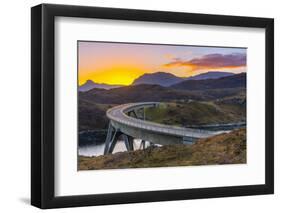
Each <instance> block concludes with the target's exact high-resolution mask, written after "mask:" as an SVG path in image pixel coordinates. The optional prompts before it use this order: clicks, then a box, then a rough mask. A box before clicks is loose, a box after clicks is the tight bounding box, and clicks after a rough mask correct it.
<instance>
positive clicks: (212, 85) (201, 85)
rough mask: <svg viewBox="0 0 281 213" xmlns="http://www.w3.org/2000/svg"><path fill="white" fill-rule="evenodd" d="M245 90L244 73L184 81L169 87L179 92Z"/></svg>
mask: <svg viewBox="0 0 281 213" xmlns="http://www.w3.org/2000/svg"><path fill="white" fill-rule="evenodd" d="M237 87H242V88H246V73H240V74H235V75H231V76H227V77H222V78H218V79H205V80H185V81H182V82H180V83H178V84H174V85H172V86H171V88H173V89H181V90H189V91H190V90H210V89H226V88H237Z"/></svg>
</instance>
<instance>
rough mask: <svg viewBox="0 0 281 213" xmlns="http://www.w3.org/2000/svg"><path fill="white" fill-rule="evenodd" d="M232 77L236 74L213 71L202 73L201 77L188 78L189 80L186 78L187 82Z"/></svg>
mask: <svg viewBox="0 0 281 213" xmlns="http://www.w3.org/2000/svg"><path fill="white" fill-rule="evenodd" d="M231 75H234V73H232V72H218V71H211V72H206V73H202V74H199V75H195V76H191V77H188V78H186V80H205V79H217V78H222V77H227V76H231Z"/></svg>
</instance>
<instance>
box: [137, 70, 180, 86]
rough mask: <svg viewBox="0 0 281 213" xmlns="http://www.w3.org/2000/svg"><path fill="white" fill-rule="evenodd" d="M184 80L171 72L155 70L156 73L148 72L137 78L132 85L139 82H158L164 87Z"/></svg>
mask: <svg viewBox="0 0 281 213" xmlns="http://www.w3.org/2000/svg"><path fill="white" fill-rule="evenodd" d="M181 81H183V79H182V78H180V77H177V76H175V75H173V74H171V73H166V72H155V73H146V74H144V75H142V76H140V77H139V78H137V79H135V80H134V82H133V84H132V85H138V84H157V85H161V86H164V87H167V86H171V85H172V84H176V83H179V82H181Z"/></svg>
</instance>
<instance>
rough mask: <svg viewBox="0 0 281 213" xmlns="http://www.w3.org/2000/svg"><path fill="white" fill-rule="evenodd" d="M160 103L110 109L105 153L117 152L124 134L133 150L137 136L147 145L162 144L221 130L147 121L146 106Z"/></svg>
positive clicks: (202, 136)
mask: <svg viewBox="0 0 281 213" xmlns="http://www.w3.org/2000/svg"><path fill="white" fill-rule="evenodd" d="M159 104H160V103H159V102H140V103H128V104H122V105H118V106H115V107H113V108H111V109H109V110H107V112H106V116H107V117H108V118H109V120H110V122H109V127H108V132H107V137H106V141H105V149H104V154H109V153H112V152H113V149H114V147H115V145H116V143H117V140H118V139H119V138H120V137H121V138H122V139H123V140H124V142H125V145H126V148H127V150H133V149H134V146H133V139H141V140H142V146H143V148H145V141H149V142H150V143H153V144H161V145H167V144H182V143H192V142H193V141H194V140H196V139H199V138H207V137H210V136H213V135H216V134H219V133H221V132H212V131H207V130H200V129H193V128H183V127H176V126H170V125H164V124H159V123H155V122H151V121H146V120H145V108H147V107H157V106H158V105H159Z"/></svg>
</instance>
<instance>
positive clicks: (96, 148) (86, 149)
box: [78, 139, 149, 156]
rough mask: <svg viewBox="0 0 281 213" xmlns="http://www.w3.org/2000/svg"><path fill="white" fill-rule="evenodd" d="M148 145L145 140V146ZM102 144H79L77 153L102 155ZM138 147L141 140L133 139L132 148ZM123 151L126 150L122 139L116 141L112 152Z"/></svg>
mask: <svg viewBox="0 0 281 213" xmlns="http://www.w3.org/2000/svg"><path fill="white" fill-rule="evenodd" d="M148 145H149V143H147V142H146V146H148ZM104 146H105V144H104V143H103V144H99V145H94V144H93V145H90V144H88V145H84V146H79V149H78V152H79V155H83V156H99V155H103V152H104ZM140 147H141V140H139V139H134V150H137V149H140ZM124 151H127V149H126V146H125V143H124V141H122V140H120V141H117V143H116V145H115V148H114V150H113V153H116V152H124Z"/></svg>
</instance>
